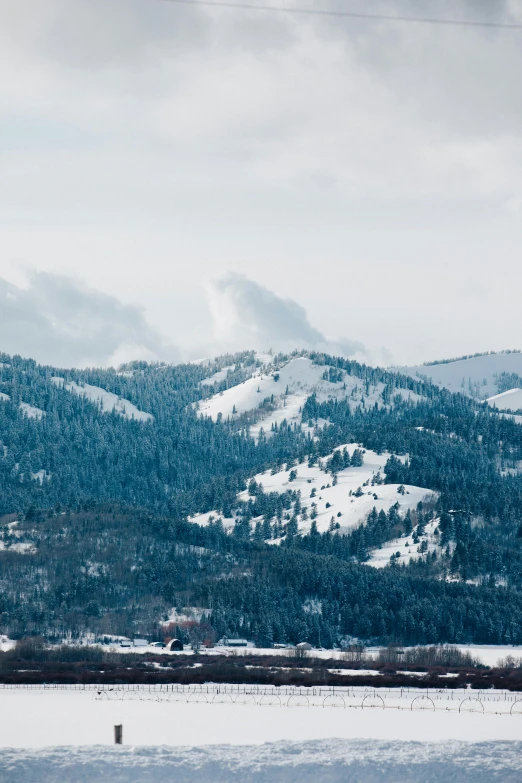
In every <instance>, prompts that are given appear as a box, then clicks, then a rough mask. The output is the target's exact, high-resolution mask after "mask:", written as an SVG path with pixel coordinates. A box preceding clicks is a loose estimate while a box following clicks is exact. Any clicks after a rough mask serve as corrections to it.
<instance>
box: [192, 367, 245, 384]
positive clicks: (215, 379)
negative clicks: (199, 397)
mask: <svg viewBox="0 0 522 783" xmlns="http://www.w3.org/2000/svg"><path fill="white" fill-rule="evenodd" d="M235 369H236V365H235V364H229V365H228V366H227V367H223V368H222V369H221V370H218V371H217V372H215V373H214V374H213V375H211V376H210V377H209V378H203V380H202V381H200V382H199V385H200V386H213V385H214V384H215V383H220V382H221V381H224V380H225V379H226V377H227V375H228V373H229V372H233V371H234V370H235Z"/></svg>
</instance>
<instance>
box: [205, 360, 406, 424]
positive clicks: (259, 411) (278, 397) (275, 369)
mask: <svg viewBox="0 0 522 783" xmlns="http://www.w3.org/2000/svg"><path fill="white" fill-rule="evenodd" d="M233 369H234V368H233V367H227V368H223V369H222V370H220V371H218V372H217V373H215V374H214V375H213V376H211V377H210V378H207V379H205V381H204V382H202V383H204V384H205V385H207V386H208V385H210V384H211V383H214V382H216V383H217V382H219V381H222V380H224V379H225V378H226V375H227V372H232V371H233ZM225 370H226V371H227V372H225ZM386 390H387V386H386V384H384V383H377V384H368V383H367V382H366V381H365V380H364V379H362V378H359V377H357V376H355V375H350V374H349V373H348V372H347V371H346V370H343V369H338V368H334V367H331V366H327V365H323V364H317V363H315V362H314V361H312V359H310V358H308V357H307V356H299V357H295V358H291V359H286V360H284V361H283V362H282V363H279V362H278V361H277V360H275V361H272V362H271V363H270V364H267V365H262V366H261V367H257V368H255V369H253V370H252V372H251V375H250V377H248V378H247V379H246V380H244V381H242V382H241V383H238V384H237V385H234V386H231V387H230V388H228V389H226V390H224V391H220V392H218V393H217V394H214V395H213V396H212V397H210V398H209V399H205V400H202V401H201V402H199V403H198V404H197V406H196V407H197V412H198V415H200V416H210V418H212V419H213V421H217V419H218V418H219V417H222V418H223V419H234V417H236V418H238V419H239V417H240V416H241V415H242V414H249V415H250V418H249V420H248V423H249V424H250V434H251V435H254V436H255V437H257V436H258V435H259V432H260V430H261V429H263V430H264V432H265V433H266V434H269V433H270V429H271V428H272V426H274V425H279V424H281V422H283V421H285V420H286V421H287V422H288V423H290V424H294V423H295V424H301V421H302V409H303V406H304V404H305V402H306V400H307V399H308V397H310V395H312V394H315V395H316V397H317V400H318V402H324V401H326V400H331V399H334V400H345V399H346V400H348V401H349V404H350V407H351V408H352V409H355V408H357V407H358V406H363V407H365V408H371V407H373V406H374V405H377V406H378V407H383V406H384V405H386V404H387V403H386V402H385V396H386ZM388 391H389V390H388ZM397 394H398V395H400V397H401V398H403V399H409V400H412V401H417V400H419V399H420V397H419V395H418V394H416V393H415V392H413V391H411V390H409V389H403V388H397V389H394V391H393V395H392V396H394V395H397ZM323 424H324V422H323Z"/></svg>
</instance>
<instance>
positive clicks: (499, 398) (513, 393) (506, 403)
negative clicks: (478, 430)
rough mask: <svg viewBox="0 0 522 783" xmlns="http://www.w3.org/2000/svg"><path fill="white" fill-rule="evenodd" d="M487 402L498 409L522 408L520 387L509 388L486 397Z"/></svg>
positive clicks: (521, 390)
mask: <svg viewBox="0 0 522 783" xmlns="http://www.w3.org/2000/svg"><path fill="white" fill-rule="evenodd" d="M487 403H488V405H491V407H492V408H497V409H498V410H500V411H507V410H510V411H517V410H522V389H510V390H509V391H505V392H502V394H495V395H494V396H493V397H489V398H488V400H487Z"/></svg>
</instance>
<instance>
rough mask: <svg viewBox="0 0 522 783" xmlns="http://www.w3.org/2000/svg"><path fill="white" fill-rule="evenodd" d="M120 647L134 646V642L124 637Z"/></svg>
mask: <svg viewBox="0 0 522 783" xmlns="http://www.w3.org/2000/svg"><path fill="white" fill-rule="evenodd" d="M120 647H132V642H131V641H129V639H123V641H121V642H120Z"/></svg>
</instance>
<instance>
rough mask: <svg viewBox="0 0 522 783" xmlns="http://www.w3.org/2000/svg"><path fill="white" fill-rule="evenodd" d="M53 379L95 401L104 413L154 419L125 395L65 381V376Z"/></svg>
mask: <svg viewBox="0 0 522 783" xmlns="http://www.w3.org/2000/svg"><path fill="white" fill-rule="evenodd" d="M51 381H52V382H53V383H54V384H55V386H58V387H59V388H63V389H66V390H67V391H69V392H71V393H72V394H77V395H78V396H80V397H86V398H87V399H88V400H90V401H91V402H93V403H94V404H95V405H97V406H98V408H99V409H100V410H101V411H103V412H104V413H111V412H112V411H114V412H115V413H118V414H120V416H123V417H124V418H126V419H134V420H135V421H153V420H154V416H153V415H152V414H151V413H144V412H143V411H140V410H139V408H137V407H136V406H135V405H134V404H133V403H132V402H129V400H126V399H125V398H124V397H118V395H117V394H113V393H112V392H109V391H106V390H105V389H102V388H100V387H99V386H91V385H90V384H88V383H84V384H78V383H76V382H75V381H70V382H68V383H66V382H65V379H64V378H60V377H58V376H53V377H52V378H51Z"/></svg>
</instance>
